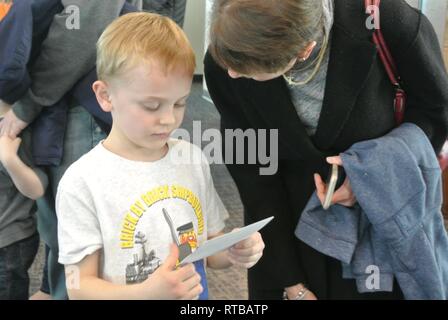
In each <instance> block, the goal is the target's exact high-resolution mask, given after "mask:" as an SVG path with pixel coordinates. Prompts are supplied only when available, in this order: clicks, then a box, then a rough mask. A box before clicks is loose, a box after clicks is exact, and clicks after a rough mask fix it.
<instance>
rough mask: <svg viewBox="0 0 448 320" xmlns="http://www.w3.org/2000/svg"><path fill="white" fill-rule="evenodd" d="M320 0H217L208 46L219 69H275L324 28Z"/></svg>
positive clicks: (246, 70)
mask: <svg viewBox="0 0 448 320" xmlns="http://www.w3.org/2000/svg"><path fill="white" fill-rule="evenodd" d="M322 18H323V6H322V0H320V1H319V0H317V1H316V0H217V1H216V3H215V7H214V9H213V14H212V23H211V26H210V47H209V51H210V53H211V55H212V56H213V58H214V59H215V61H216V62H217V63H218V64H219V65H220V66H221V67H223V68H224V69H232V70H234V71H236V72H238V73H241V74H250V73H255V72H268V73H271V72H277V71H279V70H281V69H282V68H284V67H286V66H287V65H288V63H289V62H291V60H292V59H294V58H295V57H297V55H298V54H299V53H300V52H301V51H302V50H304V49H305V48H306V46H307V45H308V44H309V43H310V42H311V41H313V40H314V37H315V36H316V35H317V33H318V32H320V31H321V29H322V27H323V22H322V21H323V19H322Z"/></svg>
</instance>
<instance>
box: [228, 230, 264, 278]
mask: <svg viewBox="0 0 448 320" xmlns="http://www.w3.org/2000/svg"><path fill="white" fill-rule="evenodd" d="M264 247H265V245H264V242H263V239H262V238H261V234H260V233H259V232H256V233H254V234H253V235H251V236H250V237H249V238H247V239H245V240H243V241H240V242H238V243H237V244H235V245H234V246H233V247H231V248H230V249H229V250H228V257H229V260H230V262H232V264H234V265H237V266H240V267H243V268H246V269H249V268H252V267H253V266H254V265H255V264H256V263H257V262H258V260H260V258H261V257H262V255H263V249H264Z"/></svg>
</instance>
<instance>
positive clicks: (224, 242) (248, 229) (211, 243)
mask: <svg viewBox="0 0 448 320" xmlns="http://www.w3.org/2000/svg"><path fill="white" fill-rule="evenodd" d="M272 219H274V217H269V218H266V219H263V220H260V221H258V222H255V223H252V224H250V225H248V226H245V227H243V228H241V229H239V230H237V231H233V232H229V233H226V234H224V235H222V236H219V237H216V238H213V239H211V240H208V241H205V242H204V243H203V244H202V245H201V246H200V247H198V248H197V249H196V250H195V251H194V252H192V253H191V254H190V255H188V256H187V257H185V259H184V260H182V264H185V263H190V262H195V261H198V260H201V259H204V258H206V257H209V256H212V255H214V254H215V253H218V252H219V251H222V250H225V249H228V248H230V247H231V246H233V245H234V244H236V243H238V242H240V241H242V240H244V239H247V238H248V237H250V236H251V235H252V234H253V233H255V232H257V231H258V230H260V229H261V228H263V227H264V226H265V225H267V224H268V223H269V222H271V220H272Z"/></svg>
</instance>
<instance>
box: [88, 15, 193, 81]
mask: <svg viewBox="0 0 448 320" xmlns="http://www.w3.org/2000/svg"><path fill="white" fill-rule="evenodd" d="M145 62H146V63H149V62H156V63H157V64H158V65H159V66H160V67H161V68H162V70H163V71H164V72H165V73H167V72H171V71H172V70H173V69H176V70H181V71H182V72H185V73H186V74H188V75H190V74H191V75H192V76H193V73H194V70H195V67H196V60H195V54H194V51H193V49H192V47H191V45H190V42H189V41H188V39H187V37H186V35H185V33H184V32H183V31H182V29H181V28H180V27H179V26H178V25H177V24H176V23H175V22H174V21H173V20H171V19H170V18H167V17H164V16H161V15H158V14H154V13H146V12H135V13H129V14H126V15H123V16H121V17H120V18H118V19H116V20H115V21H114V22H112V23H111V24H110V25H109V26H108V27H107V28H106V30H104V32H103V34H102V35H101V37H100V38H99V40H98V42H97V61H96V67H97V73H98V79H99V80H110V79H111V78H112V77H115V76H117V75H120V74H122V73H124V72H126V71H128V70H129V69H131V68H134V67H136V66H138V65H141V64H142V63H145Z"/></svg>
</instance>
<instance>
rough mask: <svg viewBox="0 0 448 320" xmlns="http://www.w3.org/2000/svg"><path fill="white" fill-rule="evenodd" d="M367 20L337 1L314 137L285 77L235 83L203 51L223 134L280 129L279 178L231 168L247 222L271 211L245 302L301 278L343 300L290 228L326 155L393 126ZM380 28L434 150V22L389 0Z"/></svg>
mask: <svg viewBox="0 0 448 320" xmlns="http://www.w3.org/2000/svg"><path fill="white" fill-rule="evenodd" d="M366 17H367V16H366V14H365V10H364V1H361V0H359V1H354V0H335V22H334V26H333V29H332V42H331V48H330V50H331V51H330V61H329V66H328V75H327V82H326V89H325V95H324V102H323V107H322V112H321V116H320V119H319V123H318V127H317V132H316V134H315V136H314V137H309V136H308V135H307V133H306V131H305V128H304V126H303V124H302V123H301V121H300V119H299V117H298V115H297V113H296V110H295V108H294V106H293V104H292V102H291V98H290V94H289V90H288V88H287V86H286V83H285V81H284V79H283V78H282V77H280V78H277V79H273V80H270V81H266V82H257V81H254V80H251V79H232V78H230V77H229V76H228V75H227V71H226V70H223V69H222V68H220V67H219V66H218V65H217V64H216V63H215V62H214V60H213V59H212V57H211V55H210V54H207V55H206V57H205V77H206V81H207V86H208V90H209V93H210V96H211V98H212V99H213V101H214V103H215V105H216V107H217V109H218V110H219V112H220V114H221V126H222V130H224V129H235V128H241V129H243V130H244V129H249V128H255V129H278V130H279V157H280V161H279V169H278V172H277V174H275V175H271V176H260V175H259V173H258V172H259V171H258V166H257V165H236V164H228V165H227V167H228V169H229V171H230V174H231V175H232V177H233V179H234V180H235V182H236V185H237V187H238V189H239V192H240V195H241V199H242V201H243V204H244V208H245V222H246V223H251V222H254V221H256V220H259V219H262V218H265V217H268V216H271V215H273V216H275V219H274V220H273V221H272V222H271V224H270V225H269V226H267V227H266V228H265V229H264V230H263V231H262V235H263V238H264V241H265V243H266V248H265V251H264V256H263V258H262V259H261V261H260V262H259V263H258V264H257V265H256V266H255V267H253V269H251V270H250V271H249V291H250V297H251V298H257V297H274V296H273V295H269V293H266V292H279V290H281V289H282V288H283V287H286V286H290V285H294V284H296V283H298V282H305V283H307V284H308V286H309V287H310V289H311V290H313V291H314V293H315V294H316V295H317V297H318V298H338V297H343V296H344V292H342V291H341V290H344V289H343V288H344V285H341V286H338V285H332V283H337V281H336V282H335V281H334V280H332V279H329V277H330V276H329V275H330V274H333V275H334V274H336V277H341V275H340V274H339V271H337V272H335V271H334V270H329V268H330V265H331V268H333V267H334V266H335V264H334V263H332V264H330V265H329V264H328V258H326V257H324V256H323V255H321V254H319V253H317V252H316V251H314V250H313V249H311V248H310V247H308V246H306V245H305V244H304V243H302V242H301V241H299V240H298V239H296V238H295V236H294V228H295V226H296V224H297V222H298V219H299V216H300V214H301V212H302V210H303V208H304V207H305V205H306V203H307V201H308V199H309V197H310V196H311V194H312V193H313V192H314V190H315V186H314V181H313V173H315V172H318V173H320V174H321V175H323V176H324V177H325V176H326V174H327V171H328V166H327V165H326V163H325V157H326V156H328V155H337V154H339V153H340V152H343V151H345V150H346V149H348V148H349V147H350V146H351V145H353V144H354V143H356V142H358V141H363V140H367V139H372V138H378V137H380V136H383V135H385V134H386V133H388V132H389V131H390V130H391V129H392V128H394V126H395V123H394V116H393V98H394V90H393V87H392V86H391V84H390V82H389V79H388V77H387V75H386V73H385V70H384V67H383V65H382V63H381V60H380V59H379V57H378V56H377V51H376V48H375V46H374V45H373V44H372V40H371V36H372V31H371V30H368V29H367V28H366V26H365V25H366V24H365V22H366ZM381 28H382V31H383V34H384V36H385V39H386V41H387V43H388V45H389V47H390V49H391V51H392V55H393V56H394V58H395V60H396V62H397V65H398V69H399V73H400V75H401V77H402V81H403V87H404V89H405V91H406V92H407V94H408V101H407V109H406V113H405V121H407V122H412V123H415V124H417V125H418V126H419V127H420V128H422V129H423V131H424V132H425V133H426V134H427V135H428V137H429V139H430V140H431V143H432V145H433V147H434V149H435V150H436V152H438V151H439V150H440V148H441V147H442V145H443V142H444V141H445V139H446V137H447V127H448V126H447V116H446V110H447V106H448V76H447V73H446V70H445V66H444V63H443V58H442V54H441V50H440V47H439V43H438V40H437V37H436V34H435V32H434V30H433V27H432V25H431V24H430V22H429V21H428V19H427V18H426V17H425V16H424V15H422V14H421V13H420V12H419V11H417V10H415V9H413V8H411V7H410V6H409V5H408V4H406V3H405V1H403V0H398V1H397V0H385V1H382V2H381ZM268 150H269V149H268ZM404 178H405V177H404ZM338 290H339V291H338ZM257 292H258V294H257ZM260 292H265V293H260Z"/></svg>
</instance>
